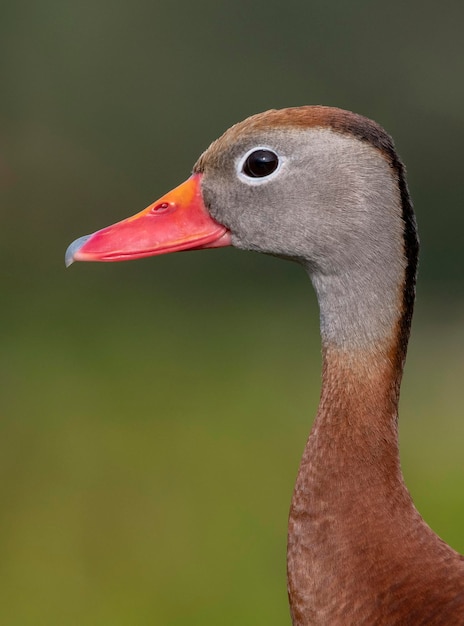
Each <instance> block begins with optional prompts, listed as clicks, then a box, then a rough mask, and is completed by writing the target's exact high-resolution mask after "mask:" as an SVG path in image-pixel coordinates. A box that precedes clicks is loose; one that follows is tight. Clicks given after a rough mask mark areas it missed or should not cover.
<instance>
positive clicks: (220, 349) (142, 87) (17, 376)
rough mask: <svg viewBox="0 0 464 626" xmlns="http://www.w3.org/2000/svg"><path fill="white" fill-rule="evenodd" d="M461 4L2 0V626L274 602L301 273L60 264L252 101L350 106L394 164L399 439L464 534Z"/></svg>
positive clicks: (163, 264) (234, 620)
mask: <svg viewBox="0 0 464 626" xmlns="http://www.w3.org/2000/svg"><path fill="white" fill-rule="evenodd" d="M463 19H464V5H463V4H462V2H457V1H455V2H451V1H445V2H444V3H442V4H440V5H439V6H438V5H437V4H436V3H432V2H424V1H423V0H421V1H419V0H411V1H409V2H399V1H393V2H388V3H386V2H368V1H367V0H355V1H352V2H349V3H347V2H341V1H334V0H328V1H324V2H322V1H321V0H319V1H315V0H305V1H304V2H303V1H297V0H287V2H285V3H283V2H281V1H277V0H268V1H267V2H266V3H263V2H259V3H258V2H244V1H243V0H234V2H221V1H220V0H219V1H218V0H214V1H212V0H211V1H207V0H198V2H188V1H187V0H179V1H177V2H167V1H166V0H160V1H155V0H131V1H130V2H129V1H127V0H120V1H119V2H109V1H108V0H94V2H92V3H90V2H68V1H67V0H65V1H63V0H59V1H58V0H42V1H41V2H33V1H30V0H4V1H3V2H2V5H1V8H0V78H1V81H0V94H1V96H0V198H1V213H0V218H1V222H0V223H1V228H0V240H1V245H0V273H1V274H0V275H1V293H2V299H1V308H0V321H1V325H0V328H1V330H0V332H1V344H0V345H1V348H0V367H1V379H0V380H1V383H0V384H1V392H0V403H1V416H0V417H1V420H0V429H1V436H0V472H1V474H0V475H1V480H0V621H1V623H2V624H5V626H7V625H8V626H37V625H39V624H44V625H47V626H54V625H60V626H62V625H69V626H74V625H76V626H77V625H79V626H102V625H103V626H105V625H111V626H119V625H123V626H128V625H133V624H137V625H145V624H146V625H153V624H160V625H169V626H177V625H181V624H182V625H183V624H201V625H207V624H211V625H213V624H214V625H217V624H221V625H223V626H227V625H232V624H233V625H236V624H243V625H246V624H250V625H252V624H253V625H254V624H268V625H273V624H275V625H281V624H290V619H289V616H288V609H287V598H286V588H285V542H286V522H287V512H288V507H289V502H290V497H291V491H292V487H293V482H294V478H295V475H296V471H297V467H298V463H299V458H300V455H301V452H302V450H303V446H304V443H305V440H306V437H307V434H308V432H309V428H310V425H311V422H312V418H313V415H314V413H315V409H316V405H317V399H318V393H319V367H320V352H319V338H318V320H317V306H316V303H315V299H314V296H313V294H312V291H311V288H310V284H309V281H308V280H307V278H306V276H305V275H304V272H303V271H302V270H301V269H300V268H299V267H297V266H294V265H292V264H291V263H284V262H282V261H279V260H276V259H273V258H266V257H262V256H259V255H254V254H251V253H250V254H247V253H244V252H239V251H235V250H229V249H226V250H211V251H207V252H202V253H198V252H191V253H183V254H180V255H173V256H169V255H168V256H166V257H157V258H152V259H147V260H141V261H137V262H132V263H127V264H76V265H74V266H73V267H71V268H70V269H69V270H65V269H64V264H63V254H64V250H65V248H66V247H67V245H68V243H69V242H70V241H71V240H73V239H74V238H76V237H78V236H80V235H83V234H86V233H88V232H92V231H93V230H96V229H97V228H100V227H102V226H105V225H107V224H108V223H111V222H114V221H116V220H118V219H121V218H123V217H125V216H127V215H129V214H132V213H134V212H136V211H138V210H140V209H142V208H143V207H145V206H146V205H147V204H149V203H150V202H151V201H153V200H155V199H156V198H158V197H159V196H160V195H161V194H163V193H164V192H166V191H167V190H169V189H170V188H172V187H173V186H175V185H176V184H178V183H180V182H181V181H182V180H184V179H185V178H186V177H187V176H188V174H189V171H190V168H191V166H192V164H193V163H194V161H195V159H196V158H197V156H198V155H199V153H200V152H201V151H202V150H203V149H204V148H205V147H206V146H207V145H208V144H209V142H210V141H211V140H213V139H214V138H216V137H217V136H218V135H219V134H220V133H222V132H223V131H224V130H225V129H226V128H227V127H228V126H230V125H231V124H232V123H234V122H236V121H239V120H240V119H242V118H244V117H245V116H247V115H250V114H252V113H256V112H258V111H262V110H265V109H268V108H272V107H283V106H290V105H298V104H330V105H336V106H339V107H343V108H348V109H352V110H355V111H357V112H359V113H362V114H365V115H367V116H369V117H372V118H374V119H376V120H378V121H379V122H380V123H381V124H382V125H383V126H384V127H385V128H387V129H388V131H389V132H390V133H391V134H392V135H393V136H394V138H395V140H396V144H397V147H398V149H399V152H400V154H401V155H402V158H403V160H404V161H405V162H406V164H407V166H408V173H409V184H410V188H411V192H412V195H413V198H414V201H415V205H416V209H417V214H418V220H419V225H420V233H421V239H422V253H421V267H420V279H419V296H418V303H417V308H416V318H415V323H414V328H413V339H412V342H411V348H410V354H409V360H408V366H407V370H406V376H405V384H404V388H403V389H404V390H403V394H402V404H401V452H402V462H403V468H404V472H405V475H406V479H407V483H408V485H409V487H410V489H411V491H412V493H413V496H414V498H415V501H416V504H417V506H418V508H419V510H420V511H421V512H422V514H423V515H424V516H425V517H426V519H427V521H428V522H429V523H430V524H431V526H432V527H433V528H434V529H435V530H436V531H437V532H438V533H439V534H440V535H441V536H442V537H443V538H445V539H446V540H447V541H448V542H450V543H451V544H452V545H453V546H454V547H455V548H457V549H460V550H461V551H464V535H463V533H462V528H463V523H464V495H463V490H462V483H463V478H464V467H463V465H464V462H463V454H462V450H463V443H464V422H463V419H462V417H463V414H462V409H461V408H460V407H461V406H462V403H463V398H464V391H463V385H462V380H463V366H464V357H463V354H464V350H463V348H464V324H463V312H464V300H463V294H464V277H463V263H462V250H463V245H462V244H463V229H464V211H463V210H462V209H463V190H464V187H463V179H462V166H463V165H462V164H463V161H462V146H463V144H464V113H463V111H464V82H463V80H462V76H463V58H464V57H463V54H464V38H463V37H462V22H463Z"/></svg>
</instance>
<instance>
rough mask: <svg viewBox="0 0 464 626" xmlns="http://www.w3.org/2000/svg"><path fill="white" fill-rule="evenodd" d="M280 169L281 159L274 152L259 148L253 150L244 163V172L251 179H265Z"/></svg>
mask: <svg viewBox="0 0 464 626" xmlns="http://www.w3.org/2000/svg"><path fill="white" fill-rule="evenodd" d="M278 167H279V157H278V156H277V154H276V153H275V152H272V150H266V149H265V148H259V149H258V150H253V152H251V153H250V154H249V155H248V156H247V158H246V159H245V162H244V163H243V168H242V171H243V173H244V174H245V175H246V176H249V177H250V178H264V177H265V176H269V175H270V174H272V172H275V171H276V169H277V168H278Z"/></svg>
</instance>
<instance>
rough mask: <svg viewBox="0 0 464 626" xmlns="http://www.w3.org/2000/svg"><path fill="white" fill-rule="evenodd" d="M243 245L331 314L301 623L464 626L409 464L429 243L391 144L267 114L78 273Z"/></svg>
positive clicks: (461, 590)
mask: <svg viewBox="0 0 464 626" xmlns="http://www.w3.org/2000/svg"><path fill="white" fill-rule="evenodd" d="M229 245H232V246H234V247H236V248H239V249H244V250H253V251H257V252H261V253H266V254H270V255H273V256H277V257H281V258H283V259H287V260H293V261H296V262H297V263H299V264H300V265H302V266H303V268H304V269H305V270H306V272H307V274H308V275H309V278H310V279H311V282H312V285H313V287H314V290H315V292H316V296H317V301H318V304H319V312H320V334H321V345H322V385H321V394H320V402H319V406H318V409H317V413H316V417H315V420H314V423H313V426H312V429H311V432H310V434H309V438H308V440H307V443H306V446H305V448H304V453H303V457H302V460H301V464H300V466H299V470H298V475H297V479H296V484H295V488H294V492H293V496H292V500H291V506H290V513H289V521H288V541H287V581H288V584H287V586H288V597H289V604H290V613H291V619H292V624H293V626H308V625H321V626H328V625H329V626H330V625H336V626H338V625H340V626H342V625H343V626H346V625H353V626H354V625H356V626H361V625H366V626H367V625H369V626H372V625H373V624H376V625H385V626H387V625H388V626H393V625H395V626H398V625H402V626H418V625H426V624H427V625H428V626H430V625H434V626H440V625H443V626H445V625H446V626H454V625H458V624H459V625H463V624H464V557H463V556H462V555H460V554H458V553H457V552H456V551H455V550H454V549H452V548H451V547H450V546H448V545H447V544H446V543H445V542H444V541H443V540H442V539H440V538H439V537H438V536H437V535H436V534H435V532H434V531H433V530H432V529H431V528H430V527H429V526H428V525H427V524H426V522H425V521H424V520H423V518H422V517H421V515H420V514H419V512H418V511H417V509H416V508H415V506H414V503H413V501H412V498H411V496H410V494H409V491H408V489H407V487H406V485H405V482H404V479H403V475H402V472H401V467H400V458H399V448H398V402H399V394H400V385H401V379H402V373H403V367H404V363H405V358H406V351H407V346H408V340H409V335H410V328H411V320H412V314H413V307H414V300H415V285H416V274H417V258H418V251H419V242H418V235H417V227H416V219H415V215H414V211H413V206H412V202H411V199H410V194H409V191H408V186H407V181H406V174H405V167H404V165H403V163H402V161H401V160H400V158H399V156H398V154H397V152H396V149H395V147H394V144H393V141H392V139H391V137H390V136H389V135H388V134H387V132H386V131H385V130H384V129H383V128H382V127H381V126H380V125H379V124H377V123H376V122H374V121H372V120H370V119H368V118H366V117H364V116H362V115H359V114H356V113H352V112H350V111H345V110H343V109H339V108H334V107H326V106H301V107H293V108H286V109H280V110H275V109H272V110H269V111H266V112H264V113H259V114H257V115H253V116H251V117H249V118H247V119H245V120H244V121H242V122H239V123H238V124H235V125H234V126H232V127H231V128H229V129H228V130H227V131H226V132H225V133H224V134H223V135H222V136H221V137H219V139H217V140H215V141H214V142H213V143H212V144H211V145H210V146H209V148H207V150H206V151H205V152H203V154H202V155H201V156H200V157H199V159H198V160H197V162H196V164H195V165H194V167H193V172H192V175H191V176H190V178H188V180H187V181H186V182H184V183H183V184H181V185H180V186H178V187H176V188H175V189H174V190H172V191H170V192H169V193H168V194H166V195H165V196H163V197H162V198H160V199H159V200H157V201H156V202H154V203H153V204H151V205H150V206H148V207H147V208H146V209H144V210H143V211H141V212H139V213H137V214H136V215H134V216H132V217H129V218H128V219H125V220H123V221H121V222H118V223H116V224H114V225H112V226H109V227H107V228H103V229H102V230H99V231H97V232H96V233H93V234H91V235H86V236H84V237H80V238H79V239H77V240H76V241H74V242H73V243H72V244H71V245H70V246H69V248H68V250H67V252H66V264H67V265H69V264H71V263H72V262H74V261H123V260H129V259H137V258H141V257H146V256H153V255H158V254H165V253H169V252H176V251H181V250H193V249H196V250H199V249H209V248H220V247H223V246H229Z"/></svg>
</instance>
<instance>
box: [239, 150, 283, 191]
mask: <svg viewBox="0 0 464 626" xmlns="http://www.w3.org/2000/svg"><path fill="white" fill-rule="evenodd" d="M259 150H264V151H266V152H272V153H273V154H275V155H276V157H277V159H278V163H277V167H276V168H275V170H273V171H272V172H271V173H270V174H264V175H263V176H256V177H252V176H248V175H247V174H245V172H244V167H245V163H246V161H247V159H248V157H249V156H250V155H251V154H253V152H257V151H259ZM285 160H286V159H285V158H284V157H282V156H280V155H279V154H277V152H276V150H275V149H274V148H270V147H269V146H254V147H253V148H251V149H250V150H248V152H246V153H245V154H244V155H243V156H242V157H240V158H239V159H237V161H236V163H235V167H236V170H237V176H238V177H239V179H240V180H241V181H242V182H244V183H246V184H247V185H263V184H265V183H267V182H269V181H270V180H272V179H273V178H275V177H276V176H277V174H278V173H279V172H280V169H281V167H282V165H283V163H284V162H285Z"/></svg>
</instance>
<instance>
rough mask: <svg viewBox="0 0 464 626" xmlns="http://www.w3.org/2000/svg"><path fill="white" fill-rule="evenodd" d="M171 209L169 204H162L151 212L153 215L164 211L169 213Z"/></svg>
mask: <svg viewBox="0 0 464 626" xmlns="http://www.w3.org/2000/svg"><path fill="white" fill-rule="evenodd" d="M169 208H170V203H169V202H160V203H159V204H157V205H156V206H154V207H153V208H152V210H151V211H152V213H164V211H167V210H168V209H169ZM172 208H174V207H172Z"/></svg>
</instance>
